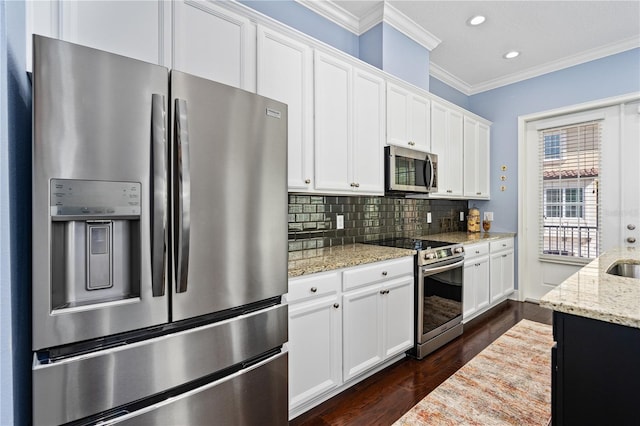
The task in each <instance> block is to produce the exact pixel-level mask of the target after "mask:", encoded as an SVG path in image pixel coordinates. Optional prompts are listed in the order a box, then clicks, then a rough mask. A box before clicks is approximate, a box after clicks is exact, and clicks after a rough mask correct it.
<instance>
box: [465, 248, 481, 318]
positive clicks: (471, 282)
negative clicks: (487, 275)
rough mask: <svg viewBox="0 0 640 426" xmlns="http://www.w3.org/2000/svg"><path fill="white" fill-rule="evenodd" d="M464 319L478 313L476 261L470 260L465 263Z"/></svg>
mask: <svg viewBox="0 0 640 426" xmlns="http://www.w3.org/2000/svg"><path fill="white" fill-rule="evenodd" d="M462 280H463V281H462V283H463V284H462V319H463V320H466V319H468V318H469V317H471V316H472V315H473V314H475V313H476V311H477V307H476V287H477V285H478V284H477V283H476V262H474V261H473V260H468V261H466V262H465V264H464V268H463V277H462Z"/></svg>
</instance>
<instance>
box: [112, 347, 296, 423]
mask: <svg viewBox="0 0 640 426" xmlns="http://www.w3.org/2000/svg"><path fill="white" fill-rule="evenodd" d="M287 361H288V354H287V353H281V354H279V355H277V356H276V357H274V358H270V359H268V360H266V361H263V362H261V363H259V364H257V365H255V366H253V367H250V368H248V369H247V370H243V371H240V372H238V373H236V374H233V375H231V376H229V377H226V378H224V379H222V380H218V381H215V382H212V383H209V384H208V385H205V386H202V387H200V388H197V389H194V390H193V391H190V392H187V393H185V394H182V395H179V396H176V397H174V398H170V399H167V400H166V401H163V402H162V403H159V404H156V405H153V406H150V407H147V408H145V409H142V410H139V411H135V412H132V413H130V414H127V415H125V416H123V417H120V418H116V419H114V420H113V421H110V422H106V424H118V425H123V426H134V425H140V426H150V425H158V426H160V425H162V426H165V425H213V424H216V425H245V426H250V425H260V426H269V425H274V426H275V425H286V424H287V423H288V422H287V416H288V414H287V413H288V408H287Z"/></svg>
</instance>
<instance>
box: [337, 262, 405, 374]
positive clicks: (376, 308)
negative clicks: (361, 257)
mask: <svg viewBox="0 0 640 426" xmlns="http://www.w3.org/2000/svg"><path fill="white" fill-rule="evenodd" d="M413 288H414V277H413V275H410V276H406V277H402V278H398V279H395V280H386V281H383V282H381V283H378V284H374V285H371V286H368V287H365V288H363V289H358V290H354V291H350V292H348V293H345V294H343V295H342V301H343V306H344V312H343V330H344V334H343V339H344V342H343V354H344V355H343V377H344V380H345V381H347V380H350V379H352V378H354V377H356V376H358V375H359V374H360V373H362V372H364V371H366V370H368V369H370V368H371V367H373V366H375V365H376V364H378V363H380V362H381V361H383V360H385V359H387V358H389V357H392V356H394V355H397V354H399V353H402V352H403V351H405V350H407V349H409V348H411V346H413Z"/></svg>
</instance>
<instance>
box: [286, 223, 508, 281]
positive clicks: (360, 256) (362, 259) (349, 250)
mask: <svg viewBox="0 0 640 426" xmlns="http://www.w3.org/2000/svg"><path fill="white" fill-rule="evenodd" d="M515 235H516V234H515V233H511V232H502V233H496V232H478V233H467V232H448V233H442V234H433V235H425V236H422V237H419V238H422V239H429V240H434V241H443V242H447V243H456V244H460V243H462V244H473V243H476V242H484V241H491V240H498V239H501V238H512V237H514V236H515ZM415 253H416V252H415V250H407V249H401V248H394V247H382V246H376V245H372V244H361V243H356V244H346V245H343V246H333V247H325V248H319V249H308V250H302V251H299V252H292V253H289V264H288V275H289V278H295V277H299V276H302V275H309V274H315V273H318V272H328V271H333V270H337V269H342V268H349V267H352V266H358V265H364V264H367V263H374V262H381V261H385V260H392V259H398V258H401V257H406V256H413V255H414V254H415Z"/></svg>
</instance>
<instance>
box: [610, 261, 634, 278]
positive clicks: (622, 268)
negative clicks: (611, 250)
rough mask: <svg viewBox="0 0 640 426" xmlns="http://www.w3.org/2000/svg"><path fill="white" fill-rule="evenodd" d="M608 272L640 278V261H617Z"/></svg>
mask: <svg viewBox="0 0 640 426" xmlns="http://www.w3.org/2000/svg"><path fill="white" fill-rule="evenodd" d="M607 274H611V275H618V276H620V277H627V278H637V279H640V263H633V262H631V261H622V262H617V263H614V264H613V265H611V267H610V268H609V269H607Z"/></svg>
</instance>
